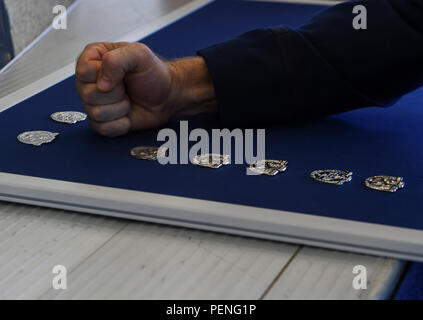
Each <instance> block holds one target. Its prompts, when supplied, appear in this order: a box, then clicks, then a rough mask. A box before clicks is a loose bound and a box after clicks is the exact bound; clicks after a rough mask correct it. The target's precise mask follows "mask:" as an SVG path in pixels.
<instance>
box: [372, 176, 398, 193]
mask: <svg viewBox="0 0 423 320" xmlns="http://www.w3.org/2000/svg"><path fill="white" fill-rule="evenodd" d="M364 183H365V184H366V187H368V188H371V189H374V190H379V191H387V192H396V191H397V190H398V189H403V188H404V186H405V182H404V178H403V177H391V176H374V177H370V178H367V179H366V180H365V181H364Z"/></svg>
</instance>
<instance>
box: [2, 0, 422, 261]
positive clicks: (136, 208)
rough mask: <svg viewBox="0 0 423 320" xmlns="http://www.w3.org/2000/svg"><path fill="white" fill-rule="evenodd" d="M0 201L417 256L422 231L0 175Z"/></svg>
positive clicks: (166, 20)
mask: <svg viewBox="0 0 423 320" xmlns="http://www.w3.org/2000/svg"><path fill="white" fill-rule="evenodd" d="M210 2H212V1H211V0H198V1H194V2H192V3H189V4H187V5H185V6H183V7H181V8H180V9H178V10H176V11H174V12H172V13H171V14H169V15H167V16H165V17H163V18H162V19H159V20H158V21H156V22H154V23H153V24H151V25H149V26H148V27H145V28H142V29H140V30H135V31H134V32H132V33H131V34H129V35H127V36H126V37H125V38H124V39H117V40H125V41H137V40H138V39H141V38H143V37H145V36H147V35H149V34H151V33H153V32H155V31H157V30H159V29H161V28H163V27H165V26H166V25H168V24H170V23H172V22H174V21H176V20H178V19H180V18H182V17H184V16H185V15H187V14H189V13H191V12H193V11H194V10H197V9H199V8H200V7H202V6H204V5H206V4H208V3H210ZM288 2H295V1H288ZM299 2H302V3H304V2H306V1H299ZM308 3H310V4H318V3H321V4H328V3H331V4H332V3H333V2H328V1H308ZM74 70H75V65H74V64H70V65H68V66H66V67H64V68H62V69H60V70H58V71H56V72H55V73H53V74H51V75H48V76H46V77H45V78H43V79H40V80H39V81H36V82H34V83H33V84H31V85H30V86H28V87H25V88H23V89H20V90H17V91H16V92H14V93H12V94H10V95H8V96H7V97H4V98H3V99H0V105H1V106H2V107H1V108H0V112H2V111H4V110H7V109H8V108H10V107H12V106H14V105H16V104H17V103H19V102H21V101H23V100H25V99H27V98H29V97H31V96H33V95H35V94H37V93H39V92H41V91H42V90H45V89H47V88H48V87H50V86H52V85H54V84H56V83H58V82H60V81H62V80H64V79H66V78H67V77H69V76H71V75H73V74H74ZM0 200H4V201H11V202H17V203H23V204H30V205H37V206H43V207H51V208H57V209H65V210H73V211H78V212H85V213H91V214H98V215H105V216H112V217H118V218H126V219H131V220H140V221H146V222H153V223H161V224H168V225H173V226H181V227H188V228H195V229H201V230H209V231H214V232H223V233H229V234H236V235H242V236H248V237H255V238H261V239H269V240H275V241H283V242H289V243H296V244H304V245H311V246H319V247H324V248H331V249H339V250H347V251H353V252H358V253H365V254H374V255H382V256H387V257H393V258H399V259H407V260H415V261H423V231H419V230H413V229H407V228H398V227H392V226H386V225H378V224H372V223H364V222H356V221H350V220H342V219H335V218H327V217H321V216H315V215H310V214H303V213H296V212H287V211H280V210H271V209H264V208H257V207H248V206H242V205H235V204H229V203H221V202H214V201H206V200H198V199H191V198H185V197H175V196H168V195H162V194H154V193H147V192H141V191H132V190H124V189H117V188H108V187H101V186H96V185H88V184H80V183H73V182H66V181H60V180H50V179H43V178H35V177H30V176H23V175H15V174H9V173H1V172H0Z"/></svg>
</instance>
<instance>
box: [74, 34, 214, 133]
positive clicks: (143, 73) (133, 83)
mask: <svg viewBox="0 0 423 320" xmlns="http://www.w3.org/2000/svg"><path fill="white" fill-rule="evenodd" d="M76 79H77V90H78V94H79V96H80V97H81V99H82V101H83V103H84V108H85V111H86V113H87V114H88V117H89V119H90V121H91V125H92V127H93V129H94V130H95V131H97V132H98V133H99V134H101V135H103V136H107V137H116V136H120V135H124V134H126V133H128V132H129V131H131V130H140V129H151V128H154V127H158V126H161V125H163V124H165V123H166V122H167V121H168V120H169V119H170V118H172V117H173V116H179V115H188V114H190V115H192V114H198V113H203V112H207V111H216V108H217V107H216V103H215V98H214V96H215V93H214V87H213V84H212V81H211V79H210V76H209V73H208V70H207V66H206V64H205V62H204V60H203V59H202V58H200V57H195V58H186V59H180V60H176V61H173V62H165V61H163V60H161V59H160V58H159V57H157V56H156V55H155V54H154V53H153V52H152V51H151V50H150V49H149V48H148V47H146V46H145V45H143V44H140V43H126V42H120V43H94V44H90V45H88V46H87V47H86V48H85V49H84V51H83V52H82V54H81V56H80V57H79V59H78V63H77V66H76Z"/></svg>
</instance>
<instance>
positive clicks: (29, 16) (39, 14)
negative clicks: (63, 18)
mask: <svg viewBox="0 0 423 320" xmlns="http://www.w3.org/2000/svg"><path fill="white" fill-rule="evenodd" d="M72 2H74V0H5V4H6V7H7V10H8V12H9V19H10V24H11V32H12V39H13V45H14V48H15V54H18V53H19V52H21V51H22V50H23V49H24V48H25V47H26V46H27V45H28V44H30V43H31V42H32V41H33V40H34V39H35V38H36V37H38V36H39V35H40V34H41V33H42V32H43V31H44V30H45V29H46V28H47V27H48V26H49V25H50V24H51V23H52V21H53V18H54V15H53V13H52V11H53V7H54V6H55V5H59V4H60V5H64V6H66V7H68V6H69V5H70V4H71V3H72Z"/></svg>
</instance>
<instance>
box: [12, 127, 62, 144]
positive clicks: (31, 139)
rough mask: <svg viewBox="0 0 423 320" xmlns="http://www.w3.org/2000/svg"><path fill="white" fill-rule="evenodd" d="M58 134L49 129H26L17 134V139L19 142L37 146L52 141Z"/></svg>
mask: <svg viewBox="0 0 423 320" xmlns="http://www.w3.org/2000/svg"><path fill="white" fill-rule="evenodd" d="M58 135H59V134H58V133H53V132H49V131H28V132H24V133H21V134H20V135H19V136H18V140H19V142H22V143H25V144H31V145H33V146H37V147H39V146H41V145H42V144H44V143H50V142H52V141H53V140H54V139H56V137H57V136H58Z"/></svg>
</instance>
